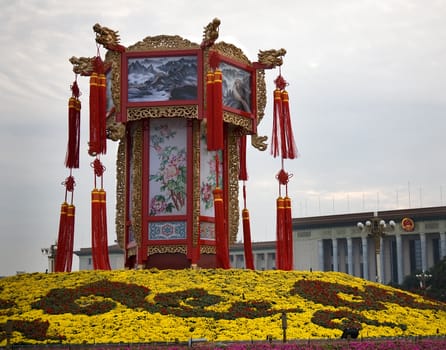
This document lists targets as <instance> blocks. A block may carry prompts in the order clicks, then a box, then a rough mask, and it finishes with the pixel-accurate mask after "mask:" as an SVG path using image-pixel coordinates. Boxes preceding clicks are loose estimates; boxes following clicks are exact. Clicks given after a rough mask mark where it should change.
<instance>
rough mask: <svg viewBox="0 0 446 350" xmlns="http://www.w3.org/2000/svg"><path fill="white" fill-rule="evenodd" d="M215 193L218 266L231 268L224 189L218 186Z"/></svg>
mask: <svg viewBox="0 0 446 350" xmlns="http://www.w3.org/2000/svg"><path fill="white" fill-rule="evenodd" d="M213 194H214V210H215V245H216V256H217V267H219V268H222V269H229V268H230V265H229V240H228V235H227V233H226V230H225V222H224V215H225V211H224V205H223V190H222V189H221V188H220V187H216V188H215V189H214V191H213Z"/></svg>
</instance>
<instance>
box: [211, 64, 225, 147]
mask: <svg viewBox="0 0 446 350" xmlns="http://www.w3.org/2000/svg"><path fill="white" fill-rule="evenodd" d="M222 96H223V75H222V72H221V70H220V69H216V70H215V72H214V99H213V104H214V107H213V110H214V123H213V124H214V130H213V137H214V147H215V149H216V150H220V149H223V97H222Z"/></svg>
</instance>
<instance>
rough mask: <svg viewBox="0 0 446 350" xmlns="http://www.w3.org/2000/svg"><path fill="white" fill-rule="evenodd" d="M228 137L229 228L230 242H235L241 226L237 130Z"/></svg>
mask: <svg viewBox="0 0 446 350" xmlns="http://www.w3.org/2000/svg"><path fill="white" fill-rule="evenodd" d="M229 134H230V136H229V137H228V156H227V161H228V169H229V174H228V186H229V188H228V194H229V195H228V198H229V203H228V216H229V220H228V225H229V226H228V230H229V243H235V242H236V240H237V233H238V228H239V216H240V213H239V203H238V197H239V196H238V194H239V181H238V175H239V167H240V164H239V149H238V146H237V138H236V136H235V134H236V132H235V131H232V132H230V133H229Z"/></svg>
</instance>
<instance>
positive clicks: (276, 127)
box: [271, 89, 282, 158]
mask: <svg viewBox="0 0 446 350" xmlns="http://www.w3.org/2000/svg"><path fill="white" fill-rule="evenodd" d="M281 115H282V99H281V93H280V90H279V89H275V90H274V110H273V133H272V136H271V154H272V155H273V157H274V158H276V157H277V156H278V155H279V154H280V152H279V132H280V118H281Z"/></svg>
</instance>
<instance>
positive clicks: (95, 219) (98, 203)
mask: <svg viewBox="0 0 446 350" xmlns="http://www.w3.org/2000/svg"><path fill="white" fill-rule="evenodd" d="M93 168H94V173H95V188H94V189H93V190H92V192H91V232H92V237H91V240H92V244H91V245H92V257H93V268H94V269H95V270H111V267H110V261H109V257H108V243H107V241H108V240H107V215H106V198H105V191H104V189H103V188H102V184H101V188H100V189H97V188H96V177H100V178H101V180H102V174H103V172H104V167H103V165H102V164H101V162H100V160H99V159H98V158H96V159H95V161H94V162H93Z"/></svg>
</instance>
